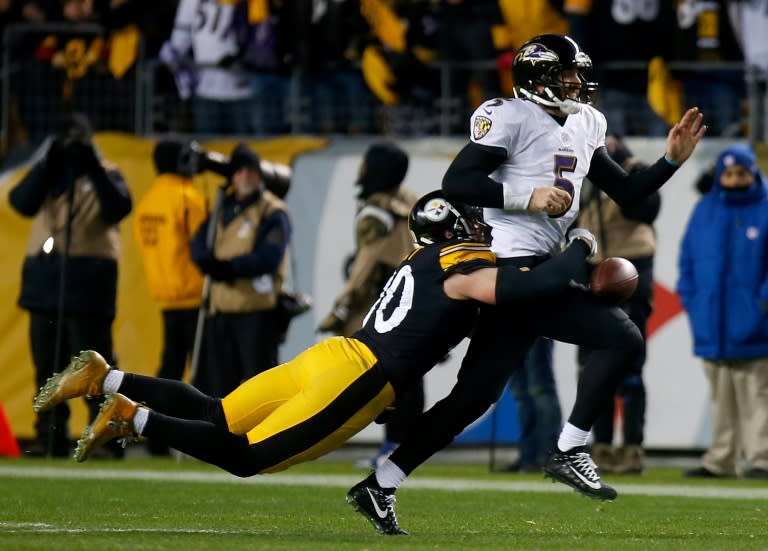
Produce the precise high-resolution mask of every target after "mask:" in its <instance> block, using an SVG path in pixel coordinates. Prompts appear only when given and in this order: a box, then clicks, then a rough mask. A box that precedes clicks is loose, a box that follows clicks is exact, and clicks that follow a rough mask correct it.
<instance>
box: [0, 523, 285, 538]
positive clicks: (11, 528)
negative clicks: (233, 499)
mask: <svg viewBox="0 0 768 551" xmlns="http://www.w3.org/2000/svg"><path fill="white" fill-rule="evenodd" d="M0 531H1V532H3V533H5V534H10V533H24V534H131V533H146V534H168V535H185V534H216V535H217V536H218V535H225V536H233V535H234V536H243V535H245V536H252V535H253V536H255V535H264V534H273V533H274V531H273V530H219V529H214V528H100V527H95V528H72V527H70V528H67V527H64V526H54V525H52V524H45V523H42V522H0Z"/></svg>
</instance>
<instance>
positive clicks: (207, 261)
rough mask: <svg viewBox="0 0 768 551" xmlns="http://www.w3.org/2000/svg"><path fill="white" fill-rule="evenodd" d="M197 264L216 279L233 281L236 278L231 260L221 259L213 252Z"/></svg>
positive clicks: (201, 269)
mask: <svg viewBox="0 0 768 551" xmlns="http://www.w3.org/2000/svg"><path fill="white" fill-rule="evenodd" d="M197 265H198V266H199V267H200V271H201V272H203V273H204V274H207V275H209V276H211V279H213V280H214V281H226V282H229V281H232V280H233V279H235V274H234V268H233V266H232V262H231V261H229V260H219V259H218V258H216V257H215V256H213V254H210V255H209V256H206V257H204V258H201V259H200V260H199V261H198V263H197Z"/></svg>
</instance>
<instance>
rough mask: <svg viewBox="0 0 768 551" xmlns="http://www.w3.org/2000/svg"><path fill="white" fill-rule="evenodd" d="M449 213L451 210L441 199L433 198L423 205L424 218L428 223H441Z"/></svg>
mask: <svg viewBox="0 0 768 551" xmlns="http://www.w3.org/2000/svg"><path fill="white" fill-rule="evenodd" d="M450 213H451V209H450V208H449V207H448V203H446V202H445V200H444V199H443V198H442V197H435V198H434V199H431V200H430V201H428V202H427V204H426V205H424V216H425V217H426V218H427V220H429V221H430V222H442V221H443V220H445V219H446V218H448V215H449V214H450Z"/></svg>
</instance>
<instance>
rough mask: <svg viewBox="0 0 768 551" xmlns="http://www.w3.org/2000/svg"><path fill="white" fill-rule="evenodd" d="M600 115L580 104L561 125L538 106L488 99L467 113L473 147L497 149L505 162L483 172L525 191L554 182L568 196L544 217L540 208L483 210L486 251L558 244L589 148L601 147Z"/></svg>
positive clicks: (536, 251)
mask: <svg viewBox="0 0 768 551" xmlns="http://www.w3.org/2000/svg"><path fill="white" fill-rule="evenodd" d="M605 130H606V122H605V116H604V115H603V114H602V113H600V112H599V111H598V110H597V109H595V108H593V107H591V106H589V105H583V106H582V109H581V111H579V112H578V113H576V114H575V115H568V117H567V119H566V120H565V124H563V125H562V126H561V125H560V124H558V123H557V121H555V119H554V118H553V117H552V116H551V115H550V114H549V113H547V112H546V111H544V109H542V108H541V107H540V106H539V105H537V104H535V103H533V102H532V101H528V100H524V99H494V100H489V101H486V102H485V103H483V104H482V105H481V106H480V107H478V108H477V110H476V111H475V112H474V113H473V114H472V118H471V123H470V134H471V139H472V141H473V142H475V143H477V144H479V145H488V146H495V147H501V148H503V149H504V150H505V151H506V152H507V158H506V160H505V161H504V162H503V163H502V164H501V165H500V166H499V167H498V168H497V169H496V170H495V171H494V172H493V173H492V174H490V175H489V176H490V177H491V179H493V180H496V181H497V182H505V183H506V184H507V185H508V186H511V190H512V194H514V195H526V194H530V193H532V192H533V190H534V189H535V188H539V187H551V186H554V185H558V186H561V187H563V188H565V189H566V190H567V191H569V193H571V194H572V196H573V202H572V204H571V207H570V209H568V211H567V212H566V213H565V214H564V215H562V216H560V217H558V218H550V217H549V216H548V215H547V214H546V213H543V212H536V213H534V212H527V211H505V210H503V209H493V208H486V209H485V211H484V216H485V222H486V223H487V224H488V225H489V226H491V229H492V236H493V241H492V244H491V249H492V250H493V252H494V253H496V256H498V257H500V258H509V257H515V256H531V255H537V256H539V255H545V254H549V253H552V252H554V251H556V250H558V249H559V248H560V246H561V245H562V243H563V241H564V239H565V232H566V230H567V229H568V227H569V226H570V225H571V224H572V223H573V221H574V220H575V219H576V216H577V215H578V213H579V195H580V193H581V183H582V180H583V179H584V176H586V174H587V172H589V165H590V162H591V161H592V154H593V153H594V151H595V150H596V149H597V148H598V147H600V146H602V145H605Z"/></svg>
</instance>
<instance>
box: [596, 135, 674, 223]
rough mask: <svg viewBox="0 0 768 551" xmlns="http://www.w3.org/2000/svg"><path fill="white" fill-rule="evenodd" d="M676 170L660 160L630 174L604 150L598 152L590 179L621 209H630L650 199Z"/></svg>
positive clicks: (602, 148)
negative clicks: (635, 204)
mask: <svg viewBox="0 0 768 551" xmlns="http://www.w3.org/2000/svg"><path fill="white" fill-rule="evenodd" d="M676 170H677V168H676V167H674V166H672V165H670V164H669V163H668V162H667V161H665V160H664V157H661V158H660V159H659V160H658V161H656V162H655V163H654V164H652V165H651V166H649V167H648V168H644V169H642V170H636V171H634V172H632V173H631V174H627V172H626V171H625V170H624V169H623V168H621V166H619V165H618V164H617V163H615V162H614V161H613V159H611V157H610V156H609V155H608V151H606V149H605V147H600V148H598V149H597V150H595V153H594V154H593V155H592V164H591V165H590V167H589V172H588V173H587V177H588V178H589V180H590V181H591V182H592V183H593V184H594V185H596V186H597V187H599V188H600V189H602V190H603V191H604V192H605V193H607V194H608V196H609V197H610V198H611V199H613V200H614V201H616V202H617V203H618V204H619V206H620V207H621V208H622V209H625V208H631V207H632V206H633V203H634V202H635V201H638V200H639V199H642V198H643V197H646V196H647V195H650V194H651V193H653V192H654V191H656V190H657V189H659V188H660V187H661V186H663V185H664V184H665V183H666V181H667V180H669V178H670V177H671V176H672V175H673V174H674V173H675V171H676Z"/></svg>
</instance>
